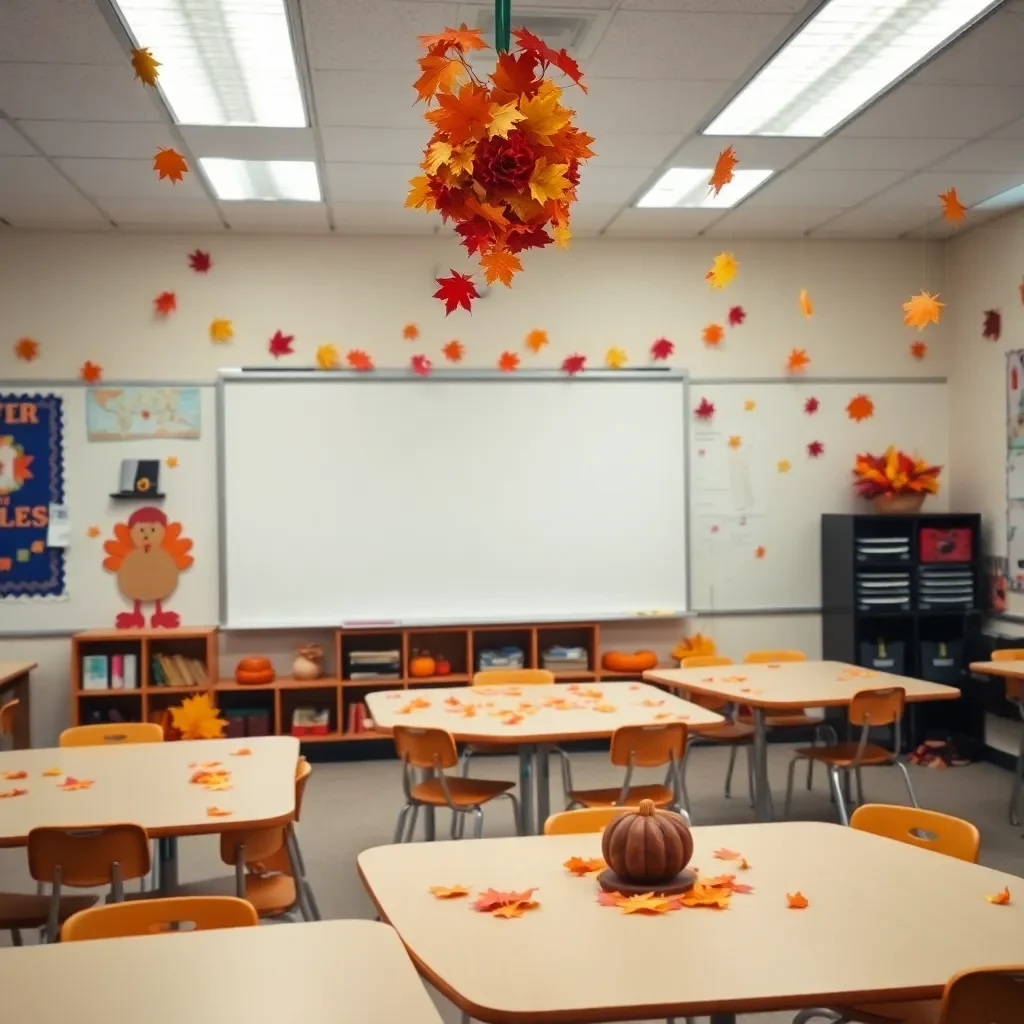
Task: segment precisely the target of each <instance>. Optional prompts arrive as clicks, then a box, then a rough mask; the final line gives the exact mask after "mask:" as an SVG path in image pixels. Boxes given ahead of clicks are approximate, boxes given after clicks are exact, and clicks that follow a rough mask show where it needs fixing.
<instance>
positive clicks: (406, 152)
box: [320, 122, 430, 177]
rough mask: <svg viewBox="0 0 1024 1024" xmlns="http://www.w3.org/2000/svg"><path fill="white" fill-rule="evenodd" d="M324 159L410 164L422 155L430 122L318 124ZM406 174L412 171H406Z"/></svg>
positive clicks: (428, 135) (416, 161)
mask: <svg viewBox="0 0 1024 1024" xmlns="http://www.w3.org/2000/svg"><path fill="white" fill-rule="evenodd" d="M320 136H321V139H322V140H323V146H324V158H325V159H326V160H327V161H329V162H330V161H337V162H344V163H370V164H405V165H407V166H408V167H410V168H414V167H415V166H416V165H417V164H418V163H419V162H420V160H422V159H423V149H424V147H425V146H426V144H427V141H428V140H429V139H430V126H429V125H428V124H427V123H426V122H424V123H423V126H422V127H421V128H366V127H363V128H322V129H321V130H320ZM409 174H410V177H411V176H412V171H411V170H410V172H409Z"/></svg>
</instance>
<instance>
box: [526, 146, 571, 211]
mask: <svg viewBox="0 0 1024 1024" xmlns="http://www.w3.org/2000/svg"><path fill="white" fill-rule="evenodd" d="M567 170H569V165H568V164H549V163H548V162H547V160H545V159H544V157H539V158H538V160H537V162H536V163H535V164H534V166H533V171H532V172H531V173H530V195H531V196H533V198H534V199H536V200H537V202H538V203H543V202H546V201H547V200H549V199H561V198H562V196H563V195H565V192H566V190H567V189H568V188H569V184H570V182H569V179H568V178H567V177H566V176H565V172H566V171H567Z"/></svg>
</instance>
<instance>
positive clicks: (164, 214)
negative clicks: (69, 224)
mask: <svg viewBox="0 0 1024 1024" xmlns="http://www.w3.org/2000/svg"><path fill="white" fill-rule="evenodd" d="M99 202H100V205H101V206H102V207H103V209H104V210H106V211H107V213H109V214H110V216H111V217H113V218H114V220H115V221H117V223H118V226H119V227H125V228H127V227H134V228H141V227H150V226H152V227H159V228H161V229H167V228H174V229H177V228H181V229H185V228H189V227H195V226H203V227H206V226H210V227H219V226H220V217H219V216H218V215H217V210H216V208H215V207H214V205H213V203H211V202H210V201H209V200H208V199H146V198H118V199H101V200H99Z"/></svg>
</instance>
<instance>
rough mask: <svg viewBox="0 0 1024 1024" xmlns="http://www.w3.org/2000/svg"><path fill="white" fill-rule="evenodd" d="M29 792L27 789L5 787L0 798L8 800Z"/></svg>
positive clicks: (0, 793)
mask: <svg viewBox="0 0 1024 1024" xmlns="http://www.w3.org/2000/svg"><path fill="white" fill-rule="evenodd" d="M27 792H28V790H27V789H5V790H3V792H0V800H7V799H9V798H10V797H14V796H24V795H25V794H26V793H27Z"/></svg>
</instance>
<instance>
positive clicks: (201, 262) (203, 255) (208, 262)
mask: <svg viewBox="0 0 1024 1024" xmlns="http://www.w3.org/2000/svg"><path fill="white" fill-rule="evenodd" d="M188 265H189V266H190V267H191V268H192V269H193V270H194V271H195V272H196V273H197V274H206V273H208V272H209V270H210V267H212V266H213V260H212V259H210V254H209V253H208V252H204V251H203V250H202V249H196V250H194V251H193V252H190V253H189V254H188Z"/></svg>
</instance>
